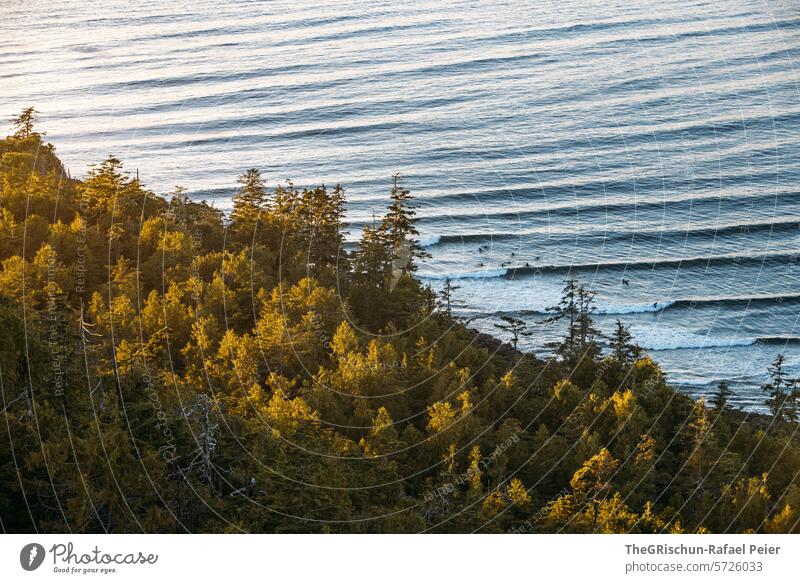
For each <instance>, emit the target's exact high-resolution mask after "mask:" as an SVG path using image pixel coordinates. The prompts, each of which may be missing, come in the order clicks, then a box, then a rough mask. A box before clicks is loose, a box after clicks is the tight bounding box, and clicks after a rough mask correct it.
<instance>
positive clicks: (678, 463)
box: [0, 108, 800, 533]
mask: <svg viewBox="0 0 800 583" xmlns="http://www.w3.org/2000/svg"><path fill="white" fill-rule="evenodd" d="M12 121H13V126H12V128H11V131H12V134H11V135H10V136H8V137H7V138H5V139H3V140H1V141H0V185H1V186H0V188H1V189H2V190H1V191H0V261H1V262H2V268H1V269H0V346H1V347H2V349H0V396H1V397H2V400H1V401H0V407H2V415H0V433H1V434H2V435H0V484H1V486H0V526H1V527H2V530H3V531H4V532H7V533H15V532H16V533H18V532H30V533H32V532H44V533H140V532H146V533H164V532H178V533H184V532H190V533H211V532H213V533H219V532H226V533H227V532H230V533H238V532H258V533H421V532H431V533H472V532H480V533H703V532H720V533H721V532H742V533H752V532H757V533H788V532H797V531H798V530H800V528H799V527H798V522H800V479H798V472H800V443H798V438H797V428H798V399H797V397H798V395H797V380H796V379H791V378H788V376H787V375H786V373H785V371H784V366H783V365H784V362H783V358H782V357H781V356H780V355H778V356H777V357H776V360H775V363H774V365H773V367H772V368H771V370H770V379H771V380H770V381H769V383H768V384H766V385H764V394H765V404H766V406H767V407H768V409H769V411H770V414H769V415H767V414H755V413H748V412H744V411H741V410H738V409H736V408H734V407H732V406H731V405H730V404H729V402H728V398H729V397H730V392H731V389H730V387H729V386H728V385H727V384H726V383H721V384H720V387H719V389H718V391H717V393H716V394H715V395H714V397H713V398H712V399H709V400H708V401H706V400H704V399H700V400H693V399H692V398H690V397H689V396H686V395H684V394H682V393H680V392H678V391H676V390H674V389H673V388H671V387H670V386H669V383H668V380H667V379H666V378H665V376H664V374H663V373H662V372H661V370H660V369H659V366H658V363H656V362H654V361H653V360H652V359H651V358H650V357H649V356H648V355H647V354H646V352H645V351H643V350H642V349H640V348H639V347H638V346H637V345H636V343H635V338H633V337H632V336H631V334H630V332H629V330H628V328H627V327H626V326H625V325H624V323H622V322H619V323H618V324H617V329H616V332H615V333H614V335H613V336H612V337H611V338H608V339H601V338H600V334H599V332H598V331H597V330H596V328H595V326H594V323H593V319H592V310H593V307H592V305H593V298H594V296H593V293H592V291H591V290H589V289H587V287H586V286H585V285H584V284H582V283H581V281H580V280H579V279H578V278H576V277H575V276H568V277H567V279H566V281H565V282H564V292H563V297H562V300H561V303H560V304H559V305H557V306H554V307H553V309H552V318H553V319H557V320H559V321H561V322H562V323H563V325H564V326H565V329H566V331H567V332H566V335H565V336H564V338H563V340H562V341H561V342H560V343H558V344H557V345H556V346H553V350H552V355H548V356H544V355H534V354H530V353H525V352H523V351H520V350H518V349H517V342H518V341H519V340H520V339H521V338H522V337H524V336H526V335H529V334H531V333H532V332H530V331H529V330H527V329H526V327H525V324H524V322H522V321H521V320H517V319H515V318H513V317H510V316H506V317H504V318H502V319H500V318H498V323H497V329H498V330H499V331H500V332H501V333H502V336H503V338H504V339H505V340H506V341H500V340H497V339H494V338H492V337H490V336H488V335H486V334H480V333H478V332H476V331H475V330H472V329H470V327H469V323H468V322H466V321H464V320H463V319H461V318H460V317H459V316H458V314H457V309H456V307H457V305H458V286H457V285H455V284H454V283H453V282H450V281H447V282H445V285H444V287H443V289H438V290H435V289H432V288H431V287H430V286H428V285H424V284H423V283H421V282H420V280H419V278H417V277H416V276H415V273H416V269H417V267H418V266H419V265H420V263H421V262H424V261H426V260H427V259H428V256H427V253H426V252H425V250H424V248H422V247H420V245H419V244H418V240H417V235H418V233H417V230H416V228H415V213H414V201H415V199H414V197H413V195H412V194H411V193H410V192H409V191H408V190H407V189H406V188H405V187H404V186H403V181H402V180H401V178H400V177H399V176H394V177H393V178H392V179H391V180H389V179H388V177H387V198H386V203H387V206H386V209H385V214H383V215H378V216H377V218H376V219H375V221H374V222H373V223H372V224H368V225H367V226H366V227H365V228H364V229H363V232H362V233H361V234H360V238H359V241H358V243H357V245H354V246H348V245H347V244H346V240H345V235H346V231H347V229H348V225H347V223H346V217H345V209H346V207H345V205H346V198H345V190H344V188H342V187H341V186H338V185H337V186H335V187H332V188H331V187H327V186H324V185H320V186H317V187H313V188H312V187H303V188H301V187H298V186H295V185H294V184H293V183H291V182H284V183H281V184H277V185H275V186H271V185H270V186H268V185H267V183H266V180H265V179H264V177H262V175H261V173H260V172H259V170H257V169H249V170H246V171H245V172H244V173H242V174H241V176H240V177H239V178H238V183H237V185H236V194H235V196H234V198H233V208H232V210H231V211H230V212H228V213H226V212H222V211H220V210H219V209H217V208H214V206H212V205H210V204H207V203H206V202H198V201H195V200H192V198H190V196H189V195H190V193H188V192H186V191H185V190H184V189H183V188H180V187H176V188H175V190H174V191H173V192H170V193H168V194H166V195H164V196H162V195H157V194H155V193H154V192H152V191H150V190H148V189H147V188H146V187H145V185H144V184H142V183H141V182H140V180H139V179H138V176H137V174H136V173H133V174H132V173H131V172H130V171H128V170H126V169H125V167H124V166H123V163H122V162H121V161H120V160H119V159H117V158H116V157H114V156H108V157H107V158H106V159H105V160H103V161H102V162H100V163H97V164H93V165H91V166H90V167H89V169H88V172H87V173H86V174H85V176H84V177H83V178H82V179H77V178H73V177H72V176H71V175H70V174H69V173H68V172H67V171H66V170H65V168H64V166H63V164H62V163H61V162H60V160H59V158H58V157H57V155H56V151H55V148H54V146H53V145H51V144H49V143H47V141H46V140H45V134H44V133H42V132H40V131H39V128H38V123H37V113H36V111H35V110H34V109H33V108H27V109H25V110H23V111H22V112H21V113H20V114H19V115H17V116H15V117H14V119H13V120H12ZM164 155H168V154H167V153H165V154H164Z"/></svg>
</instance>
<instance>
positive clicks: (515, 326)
mask: <svg viewBox="0 0 800 583" xmlns="http://www.w3.org/2000/svg"><path fill="white" fill-rule="evenodd" d="M500 319H501V320H502V321H503V323H502V324H495V325H494V327H495V328H498V329H499V330H502V331H503V332H506V333H507V334H510V335H511V346H513V348H514V350H516V349H517V344H518V343H519V339H520V337H523V336H530V335H531V334H533V333H532V332H530V331H529V330H528V325H527V324H525V322H524V321H522V320H520V319H519V318H514V317H513V316H501V317H500Z"/></svg>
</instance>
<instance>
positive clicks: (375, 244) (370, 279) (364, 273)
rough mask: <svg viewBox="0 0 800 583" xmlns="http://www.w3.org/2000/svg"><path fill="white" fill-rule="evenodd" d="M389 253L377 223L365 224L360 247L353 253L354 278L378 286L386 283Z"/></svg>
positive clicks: (380, 286)
mask: <svg viewBox="0 0 800 583" xmlns="http://www.w3.org/2000/svg"><path fill="white" fill-rule="evenodd" d="M388 271H389V254H388V253H387V251H386V247H385V246H384V244H383V241H382V240H381V236H380V233H379V232H378V229H377V228H376V227H375V225H369V224H368V225H365V226H364V231H363V234H362V235H361V240H360V241H359V243H358V249H357V250H356V251H355V253H354V254H353V272H354V279H355V281H356V282H359V283H368V284H370V285H372V286H374V287H376V288H382V287H384V285H386V282H387V276H388Z"/></svg>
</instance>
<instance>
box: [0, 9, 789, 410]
mask: <svg viewBox="0 0 800 583" xmlns="http://www.w3.org/2000/svg"><path fill="white" fill-rule="evenodd" d="M0 11H2V16H3V17H2V19H1V20H0V115H2V116H4V117H9V116H10V115H12V114H13V113H15V112H17V111H18V110H19V109H20V108H22V107H23V106H27V105H35V106H36V107H37V109H39V110H40V111H41V112H42V127H43V129H44V130H46V131H47V132H48V137H49V139H50V140H51V141H52V142H54V143H55V144H56V145H57V147H58V152H59V154H60V156H61V157H62V158H63V160H64V161H65V163H66V165H67V167H68V168H69V169H70V171H71V172H72V174H73V175H82V174H84V173H85V171H86V168H87V164H88V163H90V162H97V161H100V160H101V159H102V158H103V157H105V156H106V155H107V154H108V153H114V154H115V155H117V156H119V157H120V158H122V159H123V160H124V161H125V162H126V163H127V165H128V167H129V168H130V169H131V170H134V169H137V168H138V169H139V171H140V175H141V178H142V180H143V181H144V182H145V183H146V184H147V185H148V186H150V187H151V188H153V189H154V190H156V191H157V192H162V193H164V192H167V191H169V190H171V188H172V187H173V186H174V185H182V186H185V187H187V188H188V189H189V190H190V193H191V195H192V196H193V197H194V198H196V199H205V200H209V201H212V200H213V201H214V203H215V204H216V205H217V206H219V207H222V208H228V207H229V206H230V194H231V192H232V189H233V187H234V186H235V177H236V175H237V174H238V173H240V172H241V171H242V170H244V169H245V168H247V167H250V166H257V167H259V168H260V169H261V170H262V171H263V173H264V175H265V176H266V177H267V178H268V180H269V181H270V182H273V183H277V182H279V181H282V180H283V179H286V178H291V179H292V180H293V181H294V182H295V183H296V184H299V185H310V184H316V183H319V182H322V181H324V182H326V183H327V184H332V183H336V182H339V183H341V184H343V185H344V186H345V187H346V188H347V193H348V197H349V201H350V204H349V220H350V221H351V232H352V237H356V236H357V234H358V232H359V231H360V229H361V226H362V225H363V223H364V221H368V220H371V217H372V215H373V212H376V213H379V214H380V213H381V212H382V211H383V207H384V205H385V202H386V196H387V193H388V190H389V182H390V176H391V175H392V174H393V173H395V172H402V174H403V176H404V180H405V185H406V186H407V187H409V188H410V189H411V190H412V191H413V193H414V194H416V195H417V196H418V197H419V198H418V203H419V212H418V214H419V218H420V221H419V228H420V231H421V235H422V238H423V242H424V243H425V244H426V246H427V249H428V251H430V253H431V254H432V255H433V258H432V259H431V260H429V261H428V262H427V263H426V264H425V265H423V266H422V268H421V269H420V273H421V275H422V276H423V277H424V278H425V280H426V281H429V282H430V283H431V284H432V285H433V286H434V287H437V286H441V284H442V281H443V279H444V278H445V277H448V276H450V277H453V278H457V281H456V282H455V284H456V285H458V286H460V289H459V290H458V291H457V296H458V297H459V299H460V300H461V301H462V302H463V305H462V306H461V307H460V308H459V309H460V311H461V312H462V313H463V314H464V315H465V316H468V317H470V318H474V319H473V320H472V322H473V325H474V326H476V327H479V328H482V329H484V330H486V331H489V332H493V333H497V332H499V331H498V330H496V329H495V328H494V324H495V323H496V322H497V321H498V316H499V315H500V314H502V313H513V314H516V315H519V316H520V317H522V318H524V319H525V320H526V321H527V322H529V323H530V325H531V327H532V328H533V329H534V330H536V331H537V334H535V335H534V336H533V337H531V338H530V339H526V342H527V343H526V345H525V348H527V349H529V350H534V351H536V352H537V353H540V354H543V353H544V349H543V342H544V341H545V340H549V339H550V338H552V337H553V336H555V335H558V334H559V333H560V332H561V331H560V330H558V329H556V328H552V327H551V326H548V325H544V324H542V320H543V319H544V313H545V311H546V308H547V307H548V306H550V305H553V304H554V303H555V302H556V300H557V298H558V292H559V289H560V287H561V285H562V280H563V278H564V276H565V274H566V273H567V272H568V270H569V269H570V267H573V268H574V269H575V270H576V272H577V274H578V275H579V277H580V278H581V279H582V280H583V281H584V282H585V283H587V284H588V285H589V286H590V287H592V288H593V289H596V290H597V291H598V296H597V303H598V311H597V320H598V323H599V325H600V327H601V328H604V329H609V328H610V327H611V326H612V325H613V323H614V322H615V321H616V319H617V318H619V319H621V320H622V321H624V322H626V323H628V324H630V325H631V329H632V331H633V333H634V335H635V338H636V339H637V340H638V341H639V343H640V344H641V345H642V346H644V347H646V348H647V349H648V350H649V352H650V353H651V354H652V355H653V356H654V357H655V358H656V359H657V360H659V361H660V362H661V363H662V365H663V367H664V369H665V370H666V372H667V373H668V376H669V379H670V380H671V381H672V382H673V383H675V384H676V385H677V386H679V387H681V388H682V389H684V390H687V391H689V392H690V393H692V394H694V395H700V394H705V393H707V392H709V391H711V390H712V389H713V387H714V386H715V384H716V383H717V382H718V381H719V380H721V379H727V380H729V381H731V383H732V385H733V388H734V389H735V390H736V398H735V401H736V402H737V403H739V404H740V405H742V406H745V407H749V408H758V407H759V406H760V403H761V402H762V400H763V397H762V395H761V394H760V393H759V389H758V387H759V385H760V384H761V383H763V382H764V380H765V377H766V366H767V364H768V363H769V362H770V361H771V360H772V359H773V358H774V356H775V355H776V354H777V353H778V352H784V353H785V354H786V355H787V360H788V363H789V366H790V370H793V371H795V372H800V329H798V308H799V307H800V261H798V257H799V256H800V249H799V244H800V148H798V144H799V143H800V139H799V138H800V85H799V84H798V66H799V65H800V4H798V2H797V0H795V1H785V2H780V1H736V2H731V1H715V2H685V3H680V6H677V5H672V4H670V3H663V2H655V1H652V2H651V1H642V0H638V1H632V2H631V1H625V2H577V1H576V2H554V3H549V2H515V1H510V2H496V1H492V0H473V1H470V2H450V1H447V2H446V1H422V2H415V3H411V2H406V3H401V2H381V1H370V2H366V1H357V2H347V3H342V2H322V3H298V2H287V1H275V2H236V3H223V2H202V1H201V2H197V1H192V2H189V1H187V0H173V1H171V2H164V1H149V2H145V1H143V2H136V3H130V4H128V3H119V2H104V1H99V2H92V3H88V2H86V3H77V2H67V1H63V0H51V1H48V2H41V1H39V0H27V1H25V2H22V1H18V0H5V1H4V2H3V3H2V6H0Z"/></svg>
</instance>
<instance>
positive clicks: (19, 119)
mask: <svg viewBox="0 0 800 583" xmlns="http://www.w3.org/2000/svg"><path fill="white" fill-rule="evenodd" d="M37 113H39V112H38V111H36V110H35V109H34V108H33V107H26V108H25V109H23V110H22V111H21V112H20V114H19V115H15V116H13V117H12V118H11V123H12V124H13V125H14V129H15V130H16V131H15V132H14V137H15V138H22V139H25V138H30V137H31V136H43V135H44V134H43V133H38V132H34V131H33V126H34V125H35V124H36V121H37V120H38V118H39V116H38V115H37Z"/></svg>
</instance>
